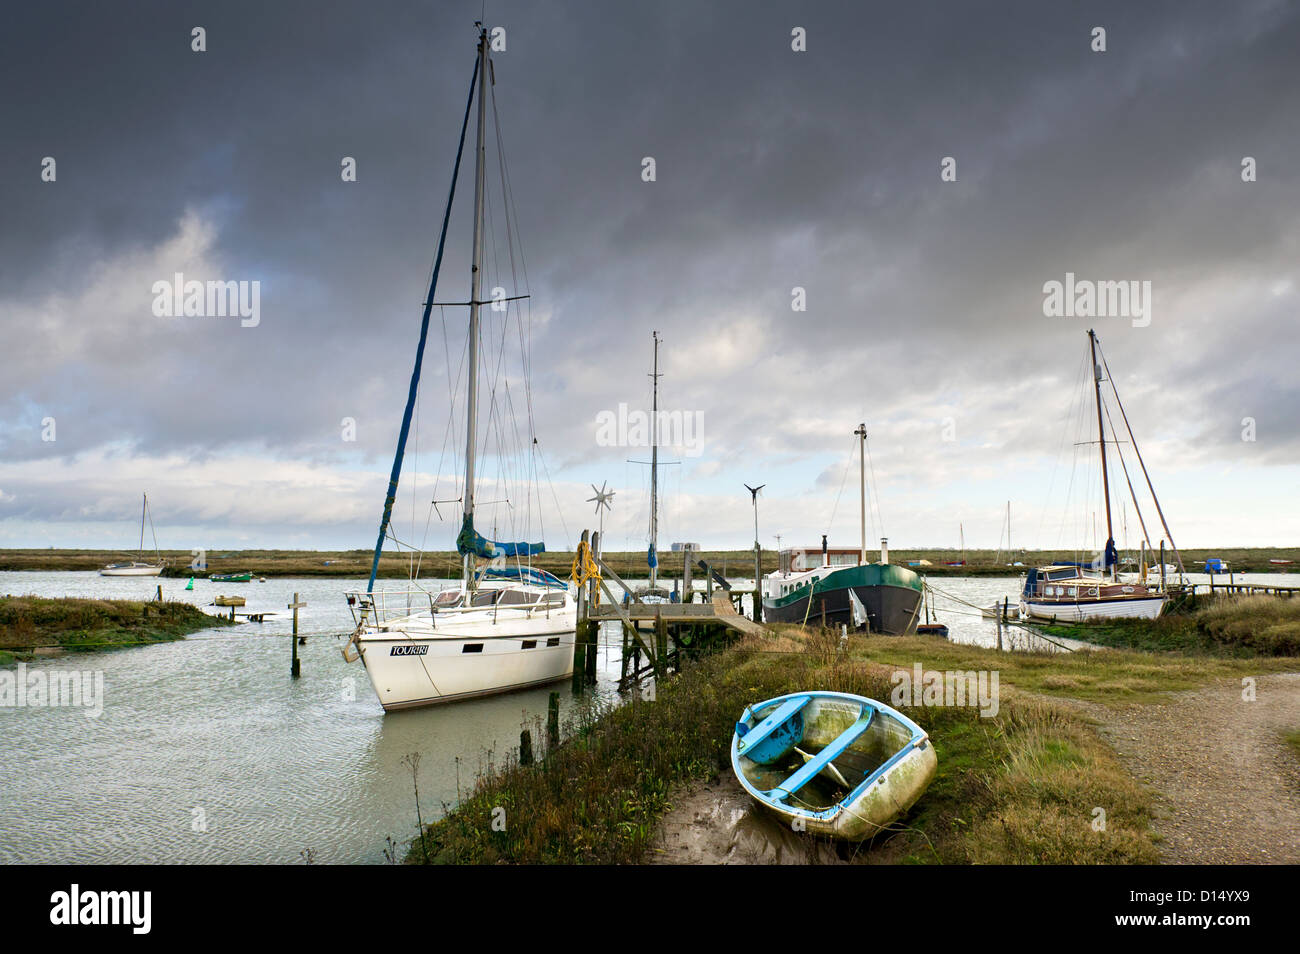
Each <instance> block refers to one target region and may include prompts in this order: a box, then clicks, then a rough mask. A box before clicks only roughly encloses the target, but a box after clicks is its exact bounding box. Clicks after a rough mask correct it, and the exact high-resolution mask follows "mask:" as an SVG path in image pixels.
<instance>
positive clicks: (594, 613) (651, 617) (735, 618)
mask: <svg viewBox="0 0 1300 954" xmlns="http://www.w3.org/2000/svg"><path fill="white" fill-rule="evenodd" d="M589 618H590V619H595V620H600V621H601V622H604V621H607V620H608V621H620V620H624V619H627V620H630V621H632V622H634V623H635V622H642V623H653V622H654V621H655V620H657V619H662V620H664V621H666V622H669V623H695V622H700V623H705V622H716V623H721V624H722V625H724V626H726V627H728V628H729V629H734V630H735V631H736V632H738V633H744V634H745V635H747V636H766V635H767V630H766V629H764V628H763V626H762V625H761V624H759V623H755V622H754V621H753V620H751V619H747V618H746V617H744V616H741V615H740V613H738V612H737V611H736V607H735V606H734V605H733V604H732V602H731V597H729V596H728V595H727V593H726V591H725V590H719V591H717V592H715V593H714V594H713V602H712V603H640V602H637V601H635V600H634V601H632V602H629V603H625V604H624V603H620V604H618V605H617V606H615V605H611V604H610V603H609V602H604V603H601V604H599V605H597V606H593V607H592V608H591V610H590V611H589Z"/></svg>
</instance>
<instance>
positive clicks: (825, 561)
mask: <svg viewBox="0 0 1300 954" xmlns="http://www.w3.org/2000/svg"><path fill="white" fill-rule="evenodd" d="M830 565H831V557H830V547H828V546H827V545H826V534H824V533H823V534H822V566H830Z"/></svg>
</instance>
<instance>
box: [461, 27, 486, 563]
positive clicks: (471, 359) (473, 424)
mask: <svg viewBox="0 0 1300 954" xmlns="http://www.w3.org/2000/svg"><path fill="white" fill-rule="evenodd" d="M487 49H488V48H487V30H486V29H484V28H483V27H482V26H480V27H479V34H478V130H477V133H476V138H475V145H474V250H473V257H472V259H471V264H470V294H469V356H468V364H469V385H468V388H469V392H468V402H467V404H466V408H467V410H466V414H465V491H464V497H465V506H464V517H465V520H466V521H467V525H469V524H468V522H469V521H472V520H473V517H474V455H475V451H476V450H477V444H478V338H479V332H478V310H479V304H480V294H481V291H482V286H483V192H484V184H485V180H486V173H487V168H486V166H487V163H486V161H485V160H486V155H487V153H486V150H485V148H484V136H485V134H486V129H487V70H488V64H487ZM464 571H465V585H466V586H467V587H472V586H473V583H474V555H473V554H472V553H467V554H465V563H464Z"/></svg>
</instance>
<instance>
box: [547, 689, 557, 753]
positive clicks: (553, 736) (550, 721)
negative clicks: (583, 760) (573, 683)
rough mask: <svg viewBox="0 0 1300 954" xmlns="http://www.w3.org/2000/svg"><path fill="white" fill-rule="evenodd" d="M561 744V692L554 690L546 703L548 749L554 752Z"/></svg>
mask: <svg viewBox="0 0 1300 954" xmlns="http://www.w3.org/2000/svg"><path fill="white" fill-rule="evenodd" d="M559 746H560V694H559V693H558V692H552V693H551V698H550V699H549V700H548V701H547V704H546V751H547V753H550V752H554V751H555V750H556V749H557V748H559Z"/></svg>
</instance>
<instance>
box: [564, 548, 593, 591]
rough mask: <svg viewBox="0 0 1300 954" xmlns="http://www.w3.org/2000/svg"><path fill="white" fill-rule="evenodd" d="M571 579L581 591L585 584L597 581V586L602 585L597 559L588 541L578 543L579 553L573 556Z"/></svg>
mask: <svg viewBox="0 0 1300 954" xmlns="http://www.w3.org/2000/svg"><path fill="white" fill-rule="evenodd" d="M569 579H570V580H572V581H573V585H574V586H576V587H577V588H578V589H579V590H580V591H581V589H582V586H583V584H584V583H587V582H589V581H591V580H595V581H596V583H597V585H599V584H600V567H598V566H596V559H595V557H594V556H593V554H592V552H591V544H590V543H588V542H587V541H586V540H579V541H578V549H577V552H576V553H574V554H573V569H572V570H570V571H569Z"/></svg>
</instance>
